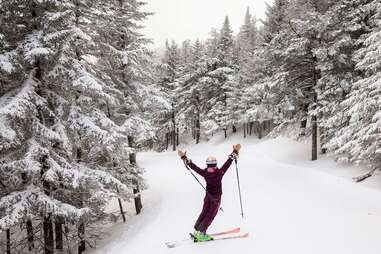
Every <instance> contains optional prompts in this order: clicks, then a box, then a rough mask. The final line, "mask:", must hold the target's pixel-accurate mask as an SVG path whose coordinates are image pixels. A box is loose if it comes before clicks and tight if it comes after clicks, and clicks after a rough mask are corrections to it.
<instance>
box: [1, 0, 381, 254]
mask: <svg viewBox="0 0 381 254" xmlns="http://www.w3.org/2000/svg"><path fill="white" fill-rule="evenodd" d="M145 5H146V3H145V2H144V1H140V0H111V1H100V0H91V1H89V0H61V1H54V0H51V1H50V0H49V1H40V0H0V234H1V236H0V249H1V252H2V253H7V254H11V253H45V254H52V253H79V254H81V253H84V252H85V251H90V250H92V249H94V248H96V243H97V241H99V239H101V238H102V230H101V229H102V228H103V227H106V225H107V224H110V223H116V222H115V221H118V222H117V223H119V222H123V221H124V222H125V223H128V219H127V221H126V217H125V213H126V211H125V209H126V208H125V207H124V204H125V202H131V203H133V204H134V207H135V211H134V213H136V214H139V213H140V211H141V209H142V208H143V207H144V202H143V203H142V201H141V198H140V197H141V191H142V190H145V189H146V188H148V186H147V184H146V182H145V180H144V169H143V168H141V167H140V166H139V165H138V162H137V159H136V154H137V153H138V152H141V151H146V150H153V151H158V152H163V151H165V150H173V151H175V150H176V149H177V148H178V147H179V146H181V145H182V142H183V141H185V140H188V138H190V139H191V140H192V142H193V143H195V144H199V143H200V142H202V141H205V140H208V139H210V138H211V137H213V136H214V135H216V134H218V133H223V136H224V137H225V138H227V137H228V136H229V135H232V134H234V133H241V134H240V135H242V138H248V137H249V136H257V137H258V138H259V139H262V138H265V137H277V136H282V135H287V136H290V137H292V138H294V139H296V140H306V139H308V140H310V142H311V151H310V154H311V158H310V159H312V160H317V159H318V157H319V156H320V155H323V154H327V155H329V156H332V157H333V158H335V160H336V161H338V162H344V163H351V164H356V165H362V166H363V167H364V168H365V169H367V172H368V173H366V174H364V175H361V176H359V177H356V178H355V179H354V180H355V181H358V182H360V181H364V180H365V179H367V178H369V177H372V176H373V175H374V174H376V173H377V171H379V170H381V166H380V165H381V135H380V133H381V108H380V105H381V3H380V1H379V0H274V3H273V4H267V7H266V18H265V19H258V18H256V17H255V15H252V12H251V10H250V9H249V8H248V9H247V10H246V16H245V19H244V20H243V23H242V26H241V28H240V31H239V32H238V33H234V32H233V30H232V28H231V25H230V20H229V17H228V16H226V18H225V21H224V23H223V24H221V27H220V28H213V29H212V30H211V32H210V36H209V39H207V40H201V39H199V40H195V41H191V40H186V41H183V42H176V41H171V40H168V41H167V42H166V45H165V52H164V54H163V56H161V55H159V54H158V53H157V52H154V51H153V50H152V48H151V47H150V45H151V43H152V42H151V40H150V38H147V37H146V35H144V34H143V33H142V28H143V27H144V22H145V20H146V19H147V18H149V17H150V16H152V15H155V14H154V13H150V12H147V11H144V6H145ZM245 8H246V7H243V9H242V11H243V12H245ZM110 199H116V200H118V204H119V206H118V210H117V211H116V212H114V213H109V212H108V211H107V209H106V208H107V206H108V204H109V201H110Z"/></svg>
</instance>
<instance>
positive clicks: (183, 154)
mask: <svg viewBox="0 0 381 254" xmlns="http://www.w3.org/2000/svg"><path fill="white" fill-rule="evenodd" d="M177 154H178V155H179V156H180V158H181V159H183V160H185V159H186V158H187V151H183V150H180V149H178V150H177Z"/></svg>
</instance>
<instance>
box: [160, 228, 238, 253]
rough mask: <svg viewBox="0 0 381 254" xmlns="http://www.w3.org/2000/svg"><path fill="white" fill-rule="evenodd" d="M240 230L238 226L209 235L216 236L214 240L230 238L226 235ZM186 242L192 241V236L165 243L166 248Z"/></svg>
mask: <svg viewBox="0 0 381 254" xmlns="http://www.w3.org/2000/svg"><path fill="white" fill-rule="evenodd" d="M240 231H241V229H240V228H234V229H231V230H227V231H222V232H217V233H213V234H210V235H211V236H213V237H216V238H215V240H226V239H230V238H229V237H228V236H227V235H229V234H236V233H239V232H240ZM218 236H223V237H218ZM217 237H218V238H217ZM237 238H242V237H237ZM232 239H233V238H232ZM186 242H193V239H192V238H187V239H183V240H180V241H174V242H167V243H165V245H167V247H168V248H174V247H177V246H179V245H181V244H182V243H186Z"/></svg>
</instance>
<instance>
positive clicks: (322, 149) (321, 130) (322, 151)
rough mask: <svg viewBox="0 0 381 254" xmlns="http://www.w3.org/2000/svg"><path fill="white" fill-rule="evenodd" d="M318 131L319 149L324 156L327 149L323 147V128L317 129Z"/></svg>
mask: <svg viewBox="0 0 381 254" xmlns="http://www.w3.org/2000/svg"><path fill="white" fill-rule="evenodd" d="M319 131H320V147H321V153H322V154H326V153H327V148H324V145H325V144H326V142H325V140H326V139H325V131H324V129H323V128H319Z"/></svg>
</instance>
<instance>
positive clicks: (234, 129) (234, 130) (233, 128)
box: [232, 125, 237, 133]
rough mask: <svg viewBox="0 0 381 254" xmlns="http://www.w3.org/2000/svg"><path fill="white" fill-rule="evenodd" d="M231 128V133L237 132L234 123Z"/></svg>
mask: <svg viewBox="0 0 381 254" xmlns="http://www.w3.org/2000/svg"><path fill="white" fill-rule="evenodd" d="M232 130H233V133H236V132H237V128H236V127H235V125H232Z"/></svg>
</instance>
